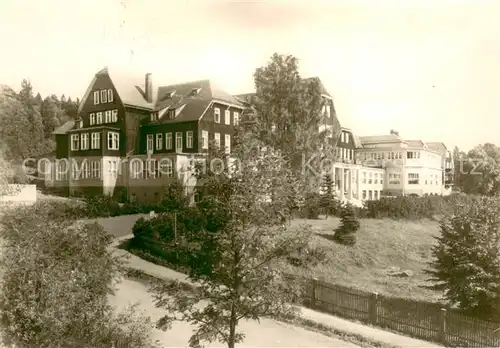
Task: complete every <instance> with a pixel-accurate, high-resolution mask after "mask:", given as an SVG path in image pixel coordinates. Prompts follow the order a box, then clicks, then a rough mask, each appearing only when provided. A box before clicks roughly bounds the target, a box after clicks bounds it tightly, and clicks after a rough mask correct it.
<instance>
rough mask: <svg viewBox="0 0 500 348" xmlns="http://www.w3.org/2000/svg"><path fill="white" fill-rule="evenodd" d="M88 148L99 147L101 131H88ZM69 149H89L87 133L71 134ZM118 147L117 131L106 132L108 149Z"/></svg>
mask: <svg viewBox="0 0 500 348" xmlns="http://www.w3.org/2000/svg"><path fill="white" fill-rule="evenodd" d="M90 135H91V138H90V149H92V150H98V149H100V148H101V133H98V132H94V133H90ZM70 147H71V151H79V150H81V151H84V150H88V149H89V133H81V134H71V138H70ZM119 147H120V134H119V133H118V132H108V142H107V148H108V150H118V149H119Z"/></svg>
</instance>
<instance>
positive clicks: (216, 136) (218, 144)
mask: <svg viewBox="0 0 500 348" xmlns="http://www.w3.org/2000/svg"><path fill="white" fill-rule="evenodd" d="M214 143H215V146H217V147H219V148H220V133H214Z"/></svg>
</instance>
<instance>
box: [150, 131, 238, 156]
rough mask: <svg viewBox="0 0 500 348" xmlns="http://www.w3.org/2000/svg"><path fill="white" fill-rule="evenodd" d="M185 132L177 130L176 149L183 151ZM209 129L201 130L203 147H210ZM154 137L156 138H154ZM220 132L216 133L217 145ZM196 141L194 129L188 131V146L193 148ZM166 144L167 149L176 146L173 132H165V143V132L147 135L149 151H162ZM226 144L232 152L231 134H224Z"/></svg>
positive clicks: (228, 151)
mask: <svg viewBox="0 0 500 348" xmlns="http://www.w3.org/2000/svg"><path fill="white" fill-rule="evenodd" d="M183 133H184V132H175V150H176V151H182V147H183V136H184V134H183ZM208 136H209V134H208V131H201V148H202V149H208ZM153 137H154V138H153ZM220 138H221V134H220V133H214V143H215V146H217V147H220V146H221V143H220ZM193 142H194V134H193V131H187V132H186V148H188V149H192V148H193V146H194V145H193ZM164 145H165V150H172V149H173V148H174V147H173V146H174V144H173V133H172V132H171V133H165V143H163V133H156V134H148V135H147V136H146V150H147V151H148V152H151V151H154V150H156V151H161V150H163V146H164ZM224 146H225V148H226V152H227V153H230V152H231V135H230V134H225V135H224Z"/></svg>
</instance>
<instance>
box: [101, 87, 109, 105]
mask: <svg viewBox="0 0 500 348" xmlns="http://www.w3.org/2000/svg"><path fill="white" fill-rule="evenodd" d="M107 102H108V92H107V91H106V90H105V89H103V90H101V104H106V103H107Z"/></svg>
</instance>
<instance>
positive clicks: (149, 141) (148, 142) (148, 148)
mask: <svg viewBox="0 0 500 348" xmlns="http://www.w3.org/2000/svg"><path fill="white" fill-rule="evenodd" d="M154 146H155V144H154V140H153V134H148V135H146V151H147V152H150V151H153V150H154Z"/></svg>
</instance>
